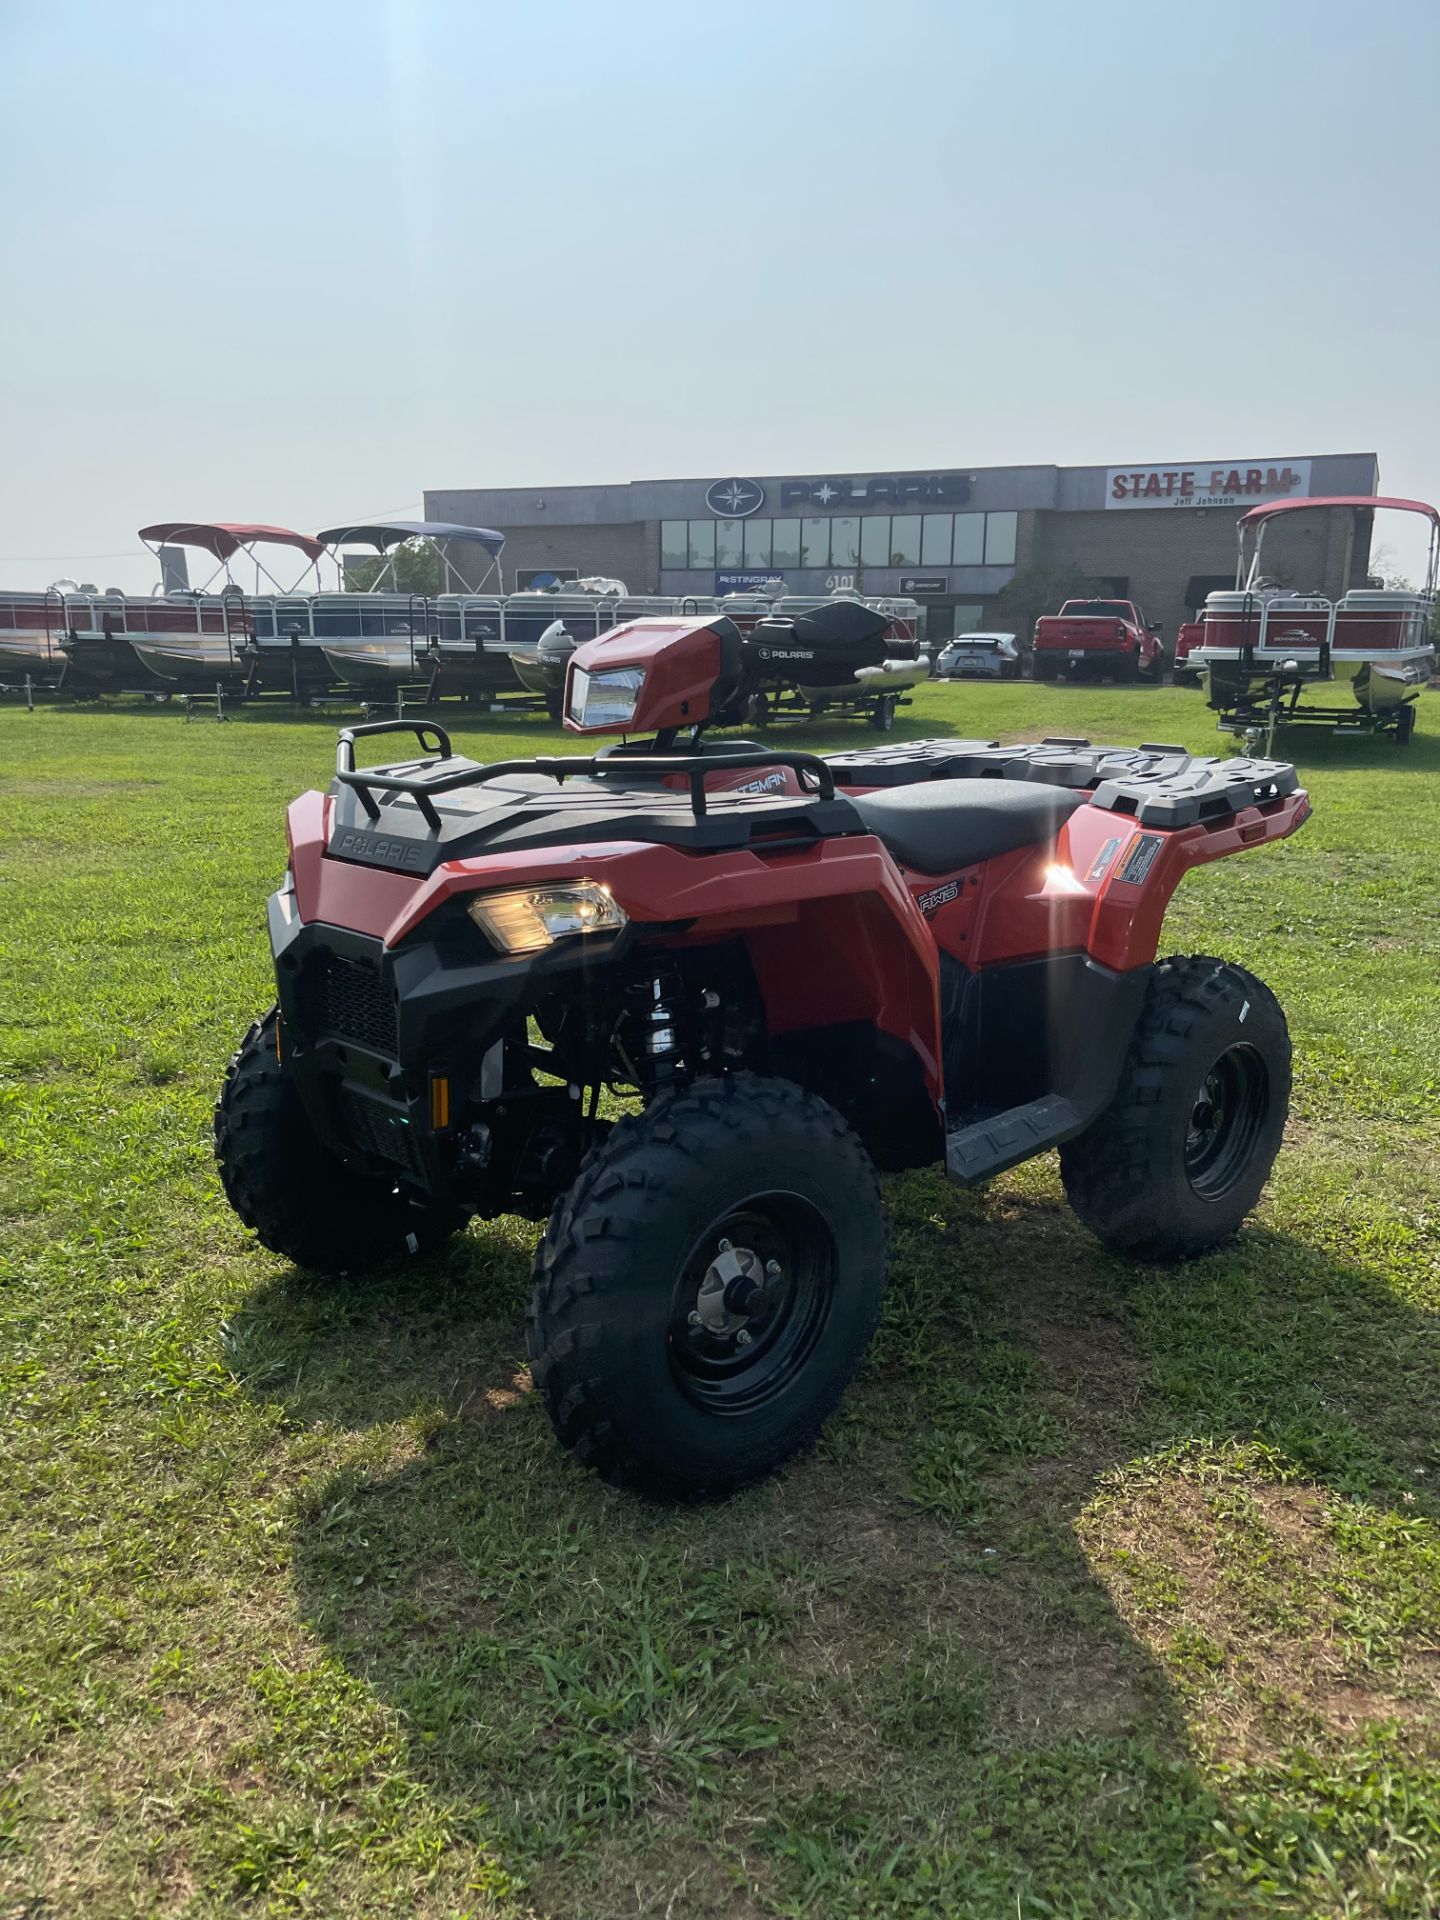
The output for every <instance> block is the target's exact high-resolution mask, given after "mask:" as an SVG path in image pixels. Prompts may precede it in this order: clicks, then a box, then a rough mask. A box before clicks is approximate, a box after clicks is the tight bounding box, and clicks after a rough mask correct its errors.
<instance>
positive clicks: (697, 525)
mask: <svg viewBox="0 0 1440 1920" xmlns="http://www.w3.org/2000/svg"><path fill="white" fill-rule="evenodd" d="M1018 519H1019V516H1018V515H1017V514H1014V513H956V514H949V513H926V514H919V513H897V514H894V515H890V514H885V513H867V514H863V515H857V514H835V515H833V516H821V515H819V514H817V515H814V516H813V517H809V518H806V519H804V520H764V519H747V520H723V519H715V520H689V521H686V520H662V521H661V522H660V564H661V566H662V567H663V568H665V570H666V571H667V572H671V571H680V570H681V569H684V568H687V567H689V568H692V569H694V570H695V571H697V572H699V571H704V572H708V571H710V570H711V569H712V568H717V567H718V568H724V569H730V568H740V567H742V566H743V567H744V568H745V569H746V570H747V571H749V572H752V573H757V572H760V571H761V570H762V569H763V570H765V571H767V572H768V571H770V570H771V569H772V568H773V570H774V571H775V572H777V573H783V572H785V571H786V570H787V569H793V568H796V567H808V568H810V569H812V570H814V571H817V572H818V571H822V570H823V569H825V568H827V567H843V568H846V569H849V568H852V567H855V566H857V565H863V566H866V567H921V566H923V567H951V566H954V567H980V566H986V567H1013V566H1014V564H1015V536H1016V526H1017V523H1018Z"/></svg>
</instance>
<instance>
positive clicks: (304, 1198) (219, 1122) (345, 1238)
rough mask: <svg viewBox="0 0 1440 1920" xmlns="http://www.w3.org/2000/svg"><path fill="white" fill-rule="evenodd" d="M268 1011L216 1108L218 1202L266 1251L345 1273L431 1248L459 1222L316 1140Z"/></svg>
mask: <svg viewBox="0 0 1440 1920" xmlns="http://www.w3.org/2000/svg"><path fill="white" fill-rule="evenodd" d="M279 1019H280V1015H279V1011H278V1009H276V1008H274V1007H272V1008H271V1009H270V1011H269V1013H267V1014H266V1015H265V1017H264V1018H263V1019H262V1020H257V1021H256V1022H255V1024H254V1026H252V1027H251V1029H250V1031H249V1032H248V1033H247V1034H246V1036H245V1038H244V1040H243V1041H242V1042H241V1043H240V1050H239V1052H238V1053H237V1054H235V1056H234V1057H233V1058H232V1060H231V1062H230V1065H229V1067H228V1068H227V1069H226V1073H225V1084H224V1086H223V1087H222V1088H221V1089H220V1098H219V1100H218V1101H217V1103H216V1106H215V1158H216V1160H217V1161H218V1162H219V1166H220V1181H221V1185H222V1186H223V1187H224V1189H225V1197H226V1199H227V1200H228V1201H229V1202H230V1204H231V1206H232V1207H233V1208H234V1209H235V1211H236V1213H238V1214H239V1216H240V1218H241V1219H242V1220H243V1221H244V1222H245V1225H246V1226H247V1227H250V1228H252V1229H253V1231H254V1233H255V1234H256V1236H257V1238H258V1239H259V1240H260V1241H261V1243H262V1244H263V1245H264V1246H267V1247H269V1249H270V1250H271V1252H272V1253H279V1254H283V1255H284V1256H285V1258H286V1259H287V1260H293V1261H294V1262H295V1264H296V1266H297V1267H310V1268H313V1269H315V1270H316V1271H318V1272H321V1273H343V1272H347V1271H350V1270H352V1269H359V1268H364V1267H372V1266H377V1265H380V1264H382V1263H383V1262H385V1261H387V1260H394V1259H398V1258H400V1257H401V1256H402V1255H404V1254H406V1253H420V1252H430V1251H432V1250H433V1249H434V1248H435V1247H437V1246H439V1245H441V1244H442V1243H443V1242H444V1241H445V1240H447V1239H449V1237H450V1236H451V1234H453V1233H455V1232H456V1231H457V1230H458V1229H459V1228H460V1227H462V1226H463V1225H464V1223H465V1216H464V1215H463V1214H462V1213H461V1212H459V1211H458V1210H457V1209H455V1208H445V1209H443V1210H436V1209H434V1208H426V1207H416V1206H411V1205H410V1204H409V1202H408V1201H406V1200H403V1199H402V1198H401V1197H400V1195H399V1194H398V1193H396V1192H395V1191H394V1189H393V1188H391V1187H386V1186H385V1185H384V1184H383V1183H382V1182H380V1181H378V1180H367V1179H363V1178H362V1177H361V1176H360V1175H359V1174H357V1173H352V1172H351V1170H350V1169H349V1168H348V1167H347V1166H345V1165H344V1164H343V1163H342V1162H341V1161H340V1160H338V1159H337V1158H336V1157H335V1155H334V1154H333V1153H331V1152H329V1151H328V1149H327V1148H325V1147H323V1146H322V1145H321V1144H320V1142H319V1141H318V1140H317V1139H316V1138H315V1134H314V1131H313V1129H312V1128H311V1125H310V1121H309V1118H308V1116H307V1115H306V1112H305V1108H304V1105H303V1104H302V1102H301V1099H300V1096H299V1094H298V1093H297V1092H296V1090H295V1085H294V1082H293V1081H292V1080H291V1078H290V1075H289V1073H288V1071H287V1070H286V1067H285V1063H284V1061H283V1060H282V1059H281V1057H280V1055H281V1050H280V1047H279V1045H278V1040H277V1030H278V1026H279Z"/></svg>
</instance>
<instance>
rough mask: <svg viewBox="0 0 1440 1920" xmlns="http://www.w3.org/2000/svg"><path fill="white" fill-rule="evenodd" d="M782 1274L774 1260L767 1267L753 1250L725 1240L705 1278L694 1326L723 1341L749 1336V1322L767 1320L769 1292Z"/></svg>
mask: <svg viewBox="0 0 1440 1920" xmlns="http://www.w3.org/2000/svg"><path fill="white" fill-rule="evenodd" d="M779 1273H780V1268H779V1265H778V1263H777V1262H775V1261H774V1260H772V1261H770V1262H769V1263H768V1266H767V1263H766V1262H765V1261H764V1260H762V1259H761V1257H760V1255H759V1254H758V1253H756V1252H755V1250H754V1248H753V1247H737V1246H734V1245H732V1243H731V1242H730V1241H729V1240H722V1241H721V1242H720V1246H719V1251H718V1252H717V1253H716V1255H715V1258H714V1259H713V1260H712V1261H711V1262H710V1264H709V1266H708V1267H706V1269H705V1272H704V1274H703V1275H702V1277H701V1280H700V1286H699V1290H698V1292H697V1293H696V1297H695V1310H694V1312H693V1313H692V1314H691V1316H690V1319H691V1324H692V1326H696V1327H702V1328H703V1329H704V1330H705V1331H706V1332H707V1333H712V1334H714V1335H715V1336H716V1337H717V1338H719V1339H722V1340H724V1339H732V1338H735V1337H737V1336H738V1335H739V1334H740V1333H742V1332H747V1333H748V1328H747V1327H746V1322H747V1321H749V1320H753V1319H757V1318H763V1317H764V1314H765V1311H766V1309H767V1307H768V1305H769V1301H768V1299H767V1296H766V1288H767V1287H768V1286H769V1285H770V1283H771V1282H772V1281H773V1280H775V1279H777V1278H778V1277H779Z"/></svg>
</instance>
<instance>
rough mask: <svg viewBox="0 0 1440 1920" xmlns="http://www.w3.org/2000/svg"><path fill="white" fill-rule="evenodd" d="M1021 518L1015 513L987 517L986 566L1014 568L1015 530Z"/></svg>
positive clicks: (988, 514) (989, 514) (992, 514)
mask: <svg viewBox="0 0 1440 1920" xmlns="http://www.w3.org/2000/svg"><path fill="white" fill-rule="evenodd" d="M1019 518H1020V516H1019V515H1018V514H1015V513H987V514H986V516H985V564H986V566H987V567H1013V566H1014V564H1015V528H1016V524H1017V522H1018V521H1019Z"/></svg>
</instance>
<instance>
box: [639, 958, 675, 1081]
mask: <svg viewBox="0 0 1440 1920" xmlns="http://www.w3.org/2000/svg"><path fill="white" fill-rule="evenodd" d="M669 984H670V983H668V982H667V981H665V980H664V979H662V978H661V977H660V975H658V974H657V975H656V977H655V978H654V979H653V980H652V981H650V983H649V988H650V998H649V1004H648V1005H647V1007H646V1010H645V1052H646V1055H647V1057H648V1059H649V1061H650V1068H651V1072H652V1073H653V1074H654V1076H655V1079H656V1080H657V1082H659V1083H660V1084H661V1085H665V1084H667V1083H668V1082H669V1081H671V1080H674V1079H675V1078H676V1076H677V1075H678V1074H679V1072H680V1069H681V1066H682V1064H683V1062H682V1060H681V1057H680V1037H679V1033H678V1031H677V1029H676V1025H675V1011H674V1008H673V1007H672V1006H671V1004H670V1000H669V998H668V990H669Z"/></svg>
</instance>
